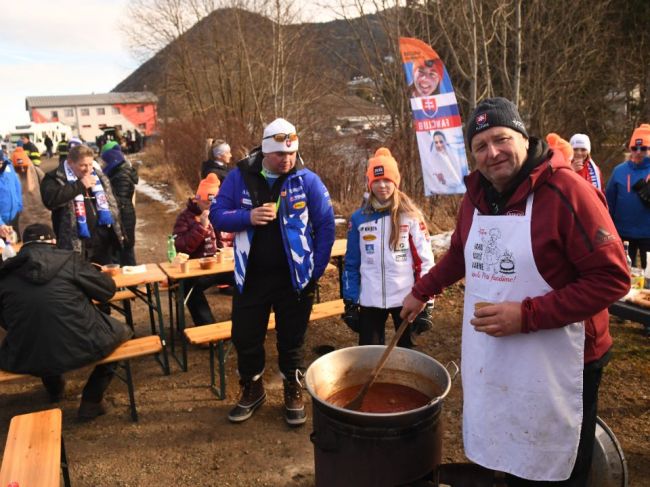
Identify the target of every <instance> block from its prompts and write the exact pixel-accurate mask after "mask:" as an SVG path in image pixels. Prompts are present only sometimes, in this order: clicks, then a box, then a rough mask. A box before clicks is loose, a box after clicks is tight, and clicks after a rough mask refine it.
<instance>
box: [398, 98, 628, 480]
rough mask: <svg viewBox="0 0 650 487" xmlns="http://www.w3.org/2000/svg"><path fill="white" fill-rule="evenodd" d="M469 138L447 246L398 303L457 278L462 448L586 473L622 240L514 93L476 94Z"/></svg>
mask: <svg viewBox="0 0 650 487" xmlns="http://www.w3.org/2000/svg"><path fill="white" fill-rule="evenodd" d="M467 138H468V143H469V146H470V148H471V152H472V156H473V158H474V160H475V163H476V168H477V169H478V170H477V171H473V172H472V173H471V174H470V175H469V176H467V177H466V178H465V184H466V186H467V193H466V195H465V197H464V199H463V201H462V204H461V209H460V213H459V217H458V223H457V226H456V230H455V232H454V234H453V236H452V239H451V246H450V249H449V251H448V252H447V254H446V255H445V256H444V257H443V258H442V259H441V260H440V262H439V263H438V264H437V265H436V266H435V267H433V268H432V269H431V270H430V271H429V272H428V273H427V274H426V275H425V276H423V277H422V279H421V280H420V281H418V282H417V283H416V284H415V286H414V287H413V290H412V292H411V294H410V295H408V296H407V297H406V298H405V300H404V307H403V310H402V316H403V317H408V318H409V319H413V318H415V316H417V314H418V313H419V311H420V310H421V309H422V307H423V306H424V304H425V303H426V301H427V300H428V299H429V298H430V297H432V296H434V295H436V294H440V293H441V292H442V290H443V289H444V288H445V287H447V286H449V285H451V284H453V283H454V282H456V281H458V280H460V279H462V278H463V277H464V278H465V308H464V316H463V337H462V379H463V393H464V398H463V399H464V401H463V440H464V446H465V453H466V455H467V457H468V458H469V459H470V460H472V461H474V462H476V463H478V464H480V465H482V466H484V467H487V468H490V469H494V470H499V471H503V472H506V473H507V474H508V475H507V477H508V485H509V486H527V485H552V486H576V487H578V486H585V485H586V481H587V476H588V473H589V468H590V465H591V452H592V450H593V443H594V432H595V423H596V410H597V399H598V387H599V384H600V377H601V374H602V369H603V367H604V366H605V365H606V363H607V361H608V359H609V349H610V347H611V344H612V339H611V336H610V335H609V315H608V312H607V307H608V306H609V305H610V304H611V303H613V302H614V301H616V300H617V299H619V298H621V297H622V296H624V295H625V294H626V293H627V291H628V289H629V287H630V276H629V272H628V270H627V265H626V262H625V255H624V252H623V245H622V242H621V240H620V238H619V237H618V235H617V233H616V230H615V228H614V224H613V223H612V220H611V218H610V217H609V213H608V211H607V207H606V205H605V202H604V197H603V195H602V194H601V193H600V192H596V191H593V189H592V188H591V187H590V186H589V183H588V182H587V181H585V180H584V179H581V178H580V177H579V176H577V175H576V174H575V173H574V172H573V171H572V170H571V168H570V166H569V164H568V163H567V162H566V161H565V159H564V156H563V155H562V154H561V153H560V152H559V151H558V152H557V153H554V151H553V150H551V149H549V148H548V146H547V145H546V143H545V142H544V141H543V140H540V139H537V138H534V137H529V136H528V133H527V131H526V128H525V127H524V124H523V122H522V120H521V117H520V116H519V113H518V111H517V108H516V107H515V106H514V104H513V103H512V102H510V101H508V100H506V99H504V98H491V99H486V100H484V101H483V102H481V103H480V104H479V105H478V106H477V108H476V110H475V111H474V113H473V114H472V117H471V118H470V119H469V122H468V129H467ZM495 240H496V241H495Z"/></svg>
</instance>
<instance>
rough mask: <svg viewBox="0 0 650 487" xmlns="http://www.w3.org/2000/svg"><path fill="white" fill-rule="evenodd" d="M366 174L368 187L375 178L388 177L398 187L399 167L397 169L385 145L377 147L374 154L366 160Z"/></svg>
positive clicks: (395, 162)
mask: <svg viewBox="0 0 650 487" xmlns="http://www.w3.org/2000/svg"><path fill="white" fill-rule="evenodd" d="M366 176H367V177H368V188H370V185H371V184H372V183H373V182H374V181H376V180H377V179H388V180H390V181H392V182H394V183H395V186H397V187H399V182H400V180H401V178H400V175H399V169H397V161H396V160H395V158H394V157H393V156H392V155H391V153H390V151H389V150H388V149H387V148H386V147H380V148H379V149H377V152H375V156H374V157H371V158H370V159H369V160H368V172H367V173H366Z"/></svg>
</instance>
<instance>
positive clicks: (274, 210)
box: [262, 202, 277, 220]
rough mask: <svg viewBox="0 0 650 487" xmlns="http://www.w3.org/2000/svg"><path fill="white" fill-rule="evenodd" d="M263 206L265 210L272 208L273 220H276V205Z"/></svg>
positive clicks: (266, 204) (267, 204)
mask: <svg viewBox="0 0 650 487" xmlns="http://www.w3.org/2000/svg"><path fill="white" fill-rule="evenodd" d="M262 206H264V207H265V208H271V209H272V210H273V219H274V220H275V217H276V211H277V208H276V206H275V203H272V202H269V203H264V204H263V205H262Z"/></svg>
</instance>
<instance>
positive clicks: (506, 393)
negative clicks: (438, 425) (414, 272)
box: [462, 194, 585, 480]
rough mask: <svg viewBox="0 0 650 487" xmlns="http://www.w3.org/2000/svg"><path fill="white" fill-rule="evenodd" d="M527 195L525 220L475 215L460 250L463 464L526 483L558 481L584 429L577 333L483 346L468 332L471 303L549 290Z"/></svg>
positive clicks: (548, 333) (492, 340)
mask: <svg viewBox="0 0 650 487" xmlns="http://www.w3.org/2000/svg"><path fill="white" fill-rule="evenodd" d="M532 205H533V195H532V194H531V195H530V196H529V197H528V200H527V202H526V213H525V215H524V216H510V215H502V216H490V215H480V214H478V212H477V211H474V218H473V221H472V227H471V229H470V232H469V237H468V240H467V245H466V247H465V310H464V316H463V340H462V380H463V391H464V400H463V439H464V445H465V453H466V455H467V457H468V458H469V459H470V460H472V461H473V462H475V463H478V464H479V465H482V466H484V467H487V468H491V469H495V470H500V471H503V472H508V473H511V474H513V475H516V476H518V477H522V478H525V479H529V480H565V479H567V478H568V477H569V475H570V474H571V471H572V470H573V465H574V463H575V459H576V455H577V451H578V441H579V439H580V427H581V424H582V372H583V367H584V338H585V337H584V326H583V323H573V324H571V325H568V326H564V327H562V328H557V329H552V330H541V331H538V332H534V333H529V334H517V335H511V336H507V337H499V338H496V337H491V336H489V335H487V334H485V333H482V332H477V331H475V330H474V327H473V326H472V325H471V324H470V323H469V320H470V319H472V318H473V316H474V303H476V302H477V301H487V302H491V303H499V302H503V301H523V300H524V299H525V298H526V297H536V296H541V295H544V294H546V293H548V292H549V291H551V287H550V286H549V285H548V284H547V283H546V281H545V280H544V278H543V277H542V276H541V275H540V273H539V272H538V270H537V266H536V265H535V260H534V258H533V250H532V242H531V214H532Z"/></svg>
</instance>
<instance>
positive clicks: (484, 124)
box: [475, 113, 490, 132]
mask: <svg viewBox="0 0 650 487" xmlns="http://www.w3.org/2000/svg"><path fill="white" fill-rule="evenodd" d="M489 126H490V124H489V123H488V114H487V113H481V114H480V115H477V116H476V129H475V131H476V132H480V131H481V130H485V129H486V128H488V127H489Z"/></svg>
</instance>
